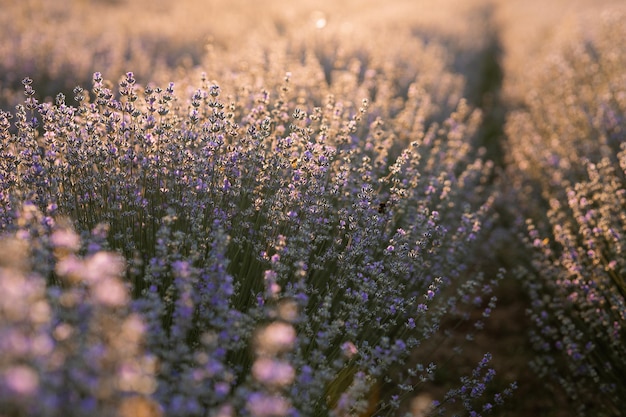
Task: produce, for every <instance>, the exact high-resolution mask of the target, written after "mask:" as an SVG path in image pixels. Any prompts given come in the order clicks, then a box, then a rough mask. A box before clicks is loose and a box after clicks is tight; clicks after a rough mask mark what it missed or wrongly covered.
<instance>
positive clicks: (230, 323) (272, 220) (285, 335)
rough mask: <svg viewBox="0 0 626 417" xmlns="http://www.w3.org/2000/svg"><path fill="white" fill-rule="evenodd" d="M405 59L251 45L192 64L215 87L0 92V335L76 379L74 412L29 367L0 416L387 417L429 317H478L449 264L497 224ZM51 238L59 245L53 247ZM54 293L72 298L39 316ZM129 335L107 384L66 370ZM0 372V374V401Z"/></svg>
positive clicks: (472, 279) (128, 78) (424, 374)
mask: <svg viewBox="0 0 626 417" xmlns="http://www.w3.org/2000/svg"><path fill="white" fill-rule="evenodd" d="M302 48H304V49H302ZM405 48H408V49H404V50H403V51H399V50H388V51H385V50H384V49H382V48H381V47H380V46H376V45H374V46H372V47H371V49H370V50H367V49H359V50H357V51H355V55H354V56H350V55H346V56H336V57H333V58H332V60H331V61H329V62H332V66H327V64H325V62H324V54H325V53H326V52H325V51H324V50H320V51H318V52H317V54H312V55H309V54H308V52H307V49H306V47H305V46H302V47H296V48H295V49H291V48H290V47H289V45H285V46H284V48H280V47H278V48H274V49H271V50H266V51H264V50H263V49H262V48H260V49H259V51H260V52H261V53H260V55H259V56H258V58H257V56H255V55H254V54H250V55H249V56H248V59H249V60H250V62H252V63H254V67H255V68H257V69H256V70H250V69H249V68H248V67H246V68H243V69H241V70H238V69H237V66H236V64H234V63H233V67H230V68H233V69H232V70H231V71H224V70H223V69H220V68H214V69H213V70H212V73H213V74H215V76H216V77H218V78H220V79H222V80H223V81H222V82H220V83H217V82H215V81H211V80H209V79H208V77H207V76H206V75H202V76H201V77H200V79H199V80H194V79H193V77H188V78H187V77H183V79H182V81H180V82H179V83H178V84H176V85H175V84H174V83H170V84H169V85H167V86H166V87H159V86H156V85H152V84H147V85H143V86H140V85H139V84H138V82H137V81H136V79H135V76H134V74H133V73H130V72H129V73H127V74H126V75H125V76H124V77H122V78H121V80H120V81H119V86H118V87H117V88H111V83H109V82H108V81H106V80H105V79H104V77H103V76H102V75H101V74H100V73H95V74H94V76H93V86H92V88H91V89H90V90H85V89H83V88H81V87H76V88H75V89H74V91H73V94H74V97H73V99H74V101H75V102H76V103H77V104H76V105H71V104H68V103H69V100H68V99H67V98H66V97H65V96H64V95H62V94H59V95H57V96H56V98H55V100H54V102H51V101H44V102H40V101H39V99H38V98H37V97H38V94H37V92H36V90H35V88H34V87H33V84H32V83H33V82H32V80H31V79H30V78H26V79H24V80H23V88H24V93H25V96H26V99H25V101H24V102H23V104H20V105H18V106H17V107H16V111H15V112H14V113H6V112H3V113H2V114H1V118H0V125H1V129H2V132H1V135H2V143H3V147H2V150H1V152H2V164H3V166H2V207H1V209H2V211H1V213H0V214H1V215H2V225H1V227H2V230H4V231H5V233H8V234H9V236H12V237H11V239H12V240H11V242H13V240H15V241H16V242H18V243H19V244H22V245H26V246H28V247H29V248H30V252H28V253H27V254H24V255H22V257H24V262H27V263H28V264H29V266H28V267H26V269H25V271H27V272H24V274H33V275H34V276H36V277H38V278H37V281H35V282H37V283H38V284H37V285H39V286H40V287H39V289H38V291H39V292H37V293H36V294H35V295H34V296H36V297H38V298H37V299H38V300H39V299H40V300H41V303H43V304H42V305H48V306H49V307H48V311H47V316H48V317H49V318H48V319H47V321H44V322H43V323H39V322H37V321H36V320H35V319H33V318H30V319H29V318H28V317H27V318H18V323H21V322H23V321H26V322H27V324H26V325H27V326H35V327H36V329H37V331H40V332H42V333H43V334H45V335H47V337H49V338H52V339H51V342H50V347H49V349H51V350H52V349H56V346H57V344H60V345H62V343H61V340H55V339H54V338H55V337H57V336H56V335H57V333H59V334H61V333H63V334H61V335H60V336H58V337H59V338H62V339H63V340H65V339H67V338H69V337H70V336H73V337H77V338H79V339H78V340H79V342H78V346H79V348H78V349H85V351H84V352H75V353H73V355H74V356H72V359H71V360H70V359H67V358H66V357H64V358H62V359H65V361H61V360H59V362H58V364H56V366H58V367H61V368H63V369H65V370H68V371H70V372H71V371H72V369H74V368H75V367H77V368H80V369H86V371H85V372H87V373H88V375H87V376H81V375H79V376H76V378H78V380H79V381H80V386H81V387H85V391H84V392H83V391H81V392H79V393H76V394H74V393H72V391H71V389H70V390H69V392H67V393H66V391H67V390H66V389H65V388H63V385H62V384H61V385H56V386H54V387H52V388H49V387H48V385H47V384H44V383H43V382H44V381H47V379H48V378H53V376H50V375H53V374H54V372H53V371H54V369H53V370H50V369H49V367H50V365H48V364H47V363H45V364H44V365H39V364H36V365H32V366H31V367H28V368H25V367H21V368H19V369H17V371H20V372H22V371H23V373H24V372H27V373H28V374H29V375H30V377H31V379H32V380H33V381H35V380H37V381H42V383H41V384H35V383H34V382H33V383H32V384H31V386H29V390H25V392H24V393H23V395H24V401H23V402H20V401H19V400H15V401H13V400H11V399H10V398H12V397H10V396H8V395H7V399H6V401H8V404H10V406H11V407H14V408H15V409H16V410H18V411H16V412H18V413H22V414H24V415H39V413H40V411H41V410H40V409H34V408H30V407H31V404H32V398H34V396H37V395H40V393H44V394H46V393H50V395H53V393H55V392H56V395H57V398H60V396H64V395H65V396H69V397H71V399H72V401H71V403H72V404H77V401H78V404H83V402H85V405H84V406H83V405H76V406H75V408H74V409H73V410H67V409H65V408H60V407H56V406H55V405H54V404H53V405H48V406H47V411H46V412H47V413H48V414H49V415H86V414H94V413H97V414H100V415H108V413H115V412H120V413H122V412H124V411H123V410H125V408H124V407H127V408H128V407H130V406H129V405H128V401H130V400H133V401H135V402H137V401H140V400H139V399H141V401H144V403H145V404H144V403H138V404H143V405H142V406H144V408H146V409H149V410H152V411H150V412H151V413H153V414H149V415H158V414H159V413H162V412H163V413H165V415H172V416H174V415H176V416H195V415H205V414H206V413H215V414H217V415H221V416H230V415H251V416H282V415H303V416H312V415H327V414H329V413H330V414H331V415H337V416H342V415H354V414H361V413H364V412H366V411H367V410H369V413H370V414H371V413H374V412H377V413H378V414H393V413H394V412H396V411H395V410H398V409H399V408H400V407H401V404H402V403H403V401H406V399H407V398H408V397H409V396H410V395H411V394H410V393H411V392H413V391H415V390H416V389H419V387H420V386H421V384H423V383H424V382H426V381H429V380H434V379H435V371H436V369H437V365H436V364H434V363H428V362H427V363H426V364H424V365H422V364H413V363H411V362H410V354H411V352H414V351H415V350H418V349H419V348H420V345H421V344H422V342H423V341H425V340H428V339H429V338H431V337H432V336H433V335H436V334H438V333H440V332H441V330H440V327H441V323H442V320H443V319H444V317H447V318H448V319H449V320H451V319H453V318H457V320H460V321H467V320H469V317H470V314H469V313H470V311H472V310H475V309H476V308H480V307H481V306H483V304H484V305H485V306H486V305H487V304H489V307H485V308H487V309H488V310H491V309H492V308H493V307H495V301H496V299H495V297H494V296H493V289H494V288H495V286H497V282H498V280H499V279H500V276H489V275H485V274H482V273H479V272H475V271H473V263H474V262H476V261H475V260H474V258H473V257H474V254H475V246H476V245H477V244H480V245H482V244H483V243H482V242H483V240H482V238H481V236H482V234H483V228H487V229H488V228H489V227H490V224H491V222H493V221H495V219H496V218H497V216H496V214H495V213H494V211H493V208H492V205H493V201H494V194H493V193H494V192H493V189H492V187H490V186H489V178H490V176H491V175H492V166H491V163H490V162H489V161H485V160H484V159H483V158H481V154H482V152H483V151H482V150H481V149H480V148H479V146H478V143H479V135H478V133H477V132H478V130H479V127H480V122H481V117H480V116H481V115H480V112H479V111H477V110H473V109H472V108H471V106H470V105H468V103H467V102H466V101H465V100H463V99H461V96H462V94H463V88H464V85H463V77H462V76H460V75H457V74H455V73H453V72H452V71H451V70H449V69H448V63H447V62H446V59H445V55H444V54H445V52H444V49H443V48H441V47H438V46H436V45H432V46H425V45H424V44H423V43H422V42H420V41H418V40H415V41H414V42H413V43H409V44H406V45H405ZM363 52H365V53H367V54H370V55H369V56H367V55H366V56H365V57H363V56H360V55H358V53H363ZM215 53H218V52H215ZM269 53H272V54H273V57H272V59H271V60H270V61H267V62H266V64H263V62H265V61H266V57H265V56H264V54H269ZM302 53H305V55H306V56H305V59H304V61H302V60H300V58H299V57H300V56H301V54H302ZM408 53H415V54H418V55H420V56H422V57H424V58H425V60H424V61H423V64H425V63H428V66H425V65H422V68H417V66H416V64H415V63H413V62H411V60H410V59H408V56H407V54H408ZM220 56H221V57H223V59H224V61H222V65H223V64H224V63H227V60H228V59H229V58H228V56H227V55H220ZM214 57H215V56H214V55H213V56H212V55H209V58H208V61H207V68H209V69H210V70H211V68H212V66H215V64H214V63H211V62H209V61H211V59H210V58H214ZM256 59H258V60H259V61H258V65H256V64H257V63H255V60H256ZM341 62H343V63H344V64H341ZM284 67H287V68H289V69H290V70H291V72H290V73H287V74H286V75H285V73H284V72H283V75H282V76H281V77H277V74H278V73H279V71H280V68H284ZM194 83H196V84H194ZM63 219H68V220H63ZM68 221H69V222H71V227H74V228H75V229H76V233H73V232H71V227H70V226H69V225H68V228H59V226H58V224H59V222H61V223H63V222H68ZM78 236H80V239H79V237H78ZM16 244H17V243H16ZM59 245H60V247H57V246H59ZM113 253H116V254H119V255H115V256H114V255H113ZM117 256H120V257H117ZM122 259H124V261H122ZM120 276H123V278H124V282H125V283H126V284H127V285H128V287H129V288H128V289H127V288H126V286H125V285H123V284H122V282H121V281H119V278H120ZM9 277H10V275H7V279H9ZM3 280H4V277H3ZM6 285H7V286H9V287H10V286H11V285H13V284H11V282H10V281H9V282H8V283H7V284H6ZM15 285H17V284H15ZM45 285H47V286H48V288H49V289H48V290H47V292H46V290H45ZM74 288H75V289H74ZM73 291H79V292H80V291H83V292H85V291H86V292H87V293H86V295H85V296H82V297H81V296H80V295H76V296H74V297H75V298H76V300H75V301H74V304H72V303H70V304H67V303H65V304H64V303H61V302H58V303H56V301H55V300H56V299H57V298H63V299H66V298H70V297H71V296H70V295H66V292H69V293H72V294H73ZM127 291H130V296H129V294H128V292H127ZM34 296H33V297H34ZM20 297H21V298H20V299H21V300H24V301H23V302H24V303H25V304H28V303H30V301H28V298H27V297H31V295H30V293H25V294H24V295H23V296H22V295H20ZM83 303H85V305H86V307H85V309H87V308H90V309H91V310H90V311H94V313H92V315H89V314H82V313H81V308H82V305H83ZM57 304H58V305H57ZM92 304H95V305H97V306H98V308H99V306H100V305H101V304H102V305H103V307H102V308H103V309H104V308H114V309H115V315H114V317H117V316H120V315H121V317H120V318H119V322H120V323H121V324H116V323H117V322H113V321H111V322H110V323H109V322H107V323H106V326H110V327H106V326H105V325H104V324H102V325H99V327H98V326H96V325H93V326H91V325H90V324H89V323H91V321H96V322H98V321H100V320H104V319H103V318H101V317H100V315H98V311H100V310H98V308H96V307H91V305H92ZM79 307H81V308H79ZM103 311H105V310H103ZM66 316H68V317H67V318H66ZM485 316H488V311H486V312H485ZM92 317H93V318H92ZM49 320H53V321H54V324H50V323H48V321H49ZM111 320H112V319H111ZM129 320H130V323H132V324H133V325H134V326H136V327H137V329H138V330H137V333H136V334H135V337H136V339H134V340H133V343H134V344H136V345H137V349H136V350H132V349H131V350H128V351H124V353H125V354H126V355H131V357H130V359H128V360H127V359H125V358H124V357H121V358H118V356H115V355H113V354H112V355H113V357H114V358H113V359H111V362H112V364H111V370H110V371H109V370H108V368H107V369H100V368H96V369H95V370H92V368H93V367H94V366H96V367H98V366H99V367H104V365H98V364H100V363H101V361H96V360H95V359H93V358H91V357H90V356H89V355H90V352H92V350H93V349H96V350H97V352H98V354H99V355H100V356H101V357H104V358H106V357H108V356H107V354H106V353H105V352H107V351H108V350H112V351H113V352H117V351H116V350H115V346H117V344H116V343H118V342H120V340H122V339H118V338H116V337H113V336H107V335H108V334H109V333H108V332H109V331H111V332H114V333H115V332H117V333H118V334H122V335H123V334H124V333H123V330H120V326H121V328H122V329H123V328H124V326H126V325H129V324H125V323H127V322H128V321H129ZM57 322H58V323H57ZM7 326H8V329H9V330H8V331H12V329H13V328H15V327H17V326H18V324H16V323H14V321H13V320H9V321H8V323H7ZM37 326H38V327H37ZM59 326H60V327H61V328H62V329H65V333H64V332H63V331H61V330H59V331H57V330H56V329H57V328H58V327H59ZM40 327H41V329H40ZM83 327H86V328H89V329H93V331H99V333H98V334H97V335H91V334H90V333H88V332H87V333H85V332H84V331H82V328H83ZM476 327H477V328H480V327H481V325H480V323H477V325H476ZM75 328H78V329H81V330H80V331H78V330H75ZM55 331H56V333H55ZM50 335H51V336H50ZM63 335H66V336H65V337H63ZM467 337H468V338H471V333H470V334H468V335H467ZM83 338H84V339H83ZM70 340H73V339H70ZM98 340H102V341H101V342H98ZM120 343H121V342H120ZM123 343H128V342H127V341H123ZM92 344H93V346H92ZM109 345H113V346H109ZM459 348H460V347H459ZM116 354H117V353H116ZM83 355H87V356H83ZM35 356H36V355H35ZM66 356H68V355H66ZM74 357H75V359H74ZM32 360H34V361H36V360H38V359H37V358H33V359H32ZM127 361H132V363H131V364H126V362H127ZM14 362H15V361H14V360H11V361H10V363H9V364H7V365H6V367H4V368H3V369H2V371H3V375H4V380H5V383H6V384H9V385H10V384H14V383H15V381H14V379H15V378H14V377H13V373H14V372H17V371H15V369H13V365H11V363H14ZM24 366H26V365H24ZM29 366H30V365H29ZM398 366H400V367H402V368H404V369H403V372H401V373H399V374H398V375H392V373H393V370H394V369H397V368H398ZM486 366H487V365H486V361H485V363H481V365H480V368H479V369H478V370H477V371H476V375H473V376H471V377H470V376H467V378H464V379H462V380H461V386H460V387H458V388H455V389H452V390H450V392H449V393H448V395H446V397H445V398H442V399H441V402H440V403H439V404H438V406H437V407H436V408H437V409H438V411H439V412H440V413H442V414H443V413H444V412H445V410H446V408H451V409H454V407H456V405H455V404H458V405H459V407H461V408H464V409H466V410H469V411H473V410H474V409H476V410H481V409H482V408H481V407H483V408H484V409H485V410H487V409H489V408H491V407H492V405H491V404H494V405H495V404H497V403H498V402H500V398H501V395H500V394H498V395H497V396H496V398H494V399H492V398H491V397H490V398H487V397H486V396H487V393H486V391H485V387H486V385H487V384H488V383H489V382H491V380H492V379H493V373H494V371H493V370H492V369H487V368H486ZM482 370H484V371H485V372H486V374H485V375H479V374H480V373H481V372H482ZM140 371H141V372H140ZM116 372H117V373H116ZM119 372H122V375H121V376H120V375H119ZM133 372H135V373H140V376H136V375H135V373H133ZM109 375H111V376H109ZM71 377H72V378H73V377H74V376H71ZM124 378H126V379H131V380H132V381H130V382H128V383H127V382H125V381H126V379H124ZM133 378H134V379H133ZM137 378H142V379H140V380H139V382H137V381H135V379H137ZM22 379H25V378H22ZM392 380H395V383H394V384H395V385H394V386H392V388H390V389H386V390H385V391H384V392H383V390H382V388H381V387H383V386H388V385H390V384H391V382H392ZM70 386H72V385H71V384H70ZM108 386H110V387H109V388H107V389H106V393H105V394H100V392H99V391H98V390H100V389H104V388H102V387H108ZM88 387H94V388H92V389H91V390H90V389H89V388H88ZM9 388H12V389H13V388H15V387H12V386H10V387H9ZM18 388H19V387H18ZM55 389H56V390H57V391H54V390H55ZM94 390H95V391H94ZM96 391H97V392H96ZM504 394H505V395H507V394H509V391H508V390H507V391H506V392H505V393H504ZM489 395H490V396H492V395H493V394H492V393H489ZM74 398H76V400H75V401H74ZM135 398H137V399H135ZM485 402H486V403H488V404H489V405H483V403H485ZM133 404H134V403H133ZM134 406H137V407H138V406H139V405H134Z"/></svg>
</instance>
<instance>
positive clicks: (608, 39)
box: [508, 14, 626, 415]
mask: <svg viewBox="0 0 626 417" xmlns="http://www.w3.org/2000/svg"><path fill="white" fill-rule="evenodd" d="M623 19H624V18H623V15H619V14H614V15H608V14H607V15H605V16H604V20H603V22H602V23H603V25H602V26H601V29H599V30H598V33H597V35H596V36H595V37H594V38H591V39H584V38H583V39H580V40H581V41H580V42H578V43H577V44H575V45H574V44H573V45H570V46H566V47H564V48H563V49H561V50H560V53H558V54H556V56H555V57H554V59H553V60H552V61H551V62H550V64H549V65H546V66H545V67H543V68H542V69H541V70H540V71H539V72H538V73H537V74H535V79H534V82H535V83H536V84H535V85H538V86H543V87H542V88H544V87H545V89H544V90H543V93H542V94H541V95H539V94H537V92H536V91H532V90H531V93H530V94H529V98H528V100H527V104H528V110H526V111H520V112H518V113H516V114H513V115H512V116H511V117H510V119H509V124H508V134H509V139H510V140H511V146H512V148H511V149H510V155H511V159H512V160H514V164H513V165H511V173H512V175H511V177H512V178H515V179H516V181H519V182H518V184H519V186H520V187H524V189H525V190H526V196H528V195H531V196H533V198H534V200H528V199H526V198H524V199H523V207H525V208H526V209H527V210H528V211H526V212H525V214H526V215H529V216H530V217H531V218H529V219H528V220H527V221H526V229H527V232H526V233H524V238H523V239H524V241H525V244H526V246H527V248H528V249H529V251H531V253H532V261H531V262H529V264H527V265H526V266H525V267H524V268H521V269H520V270H519V276H520V278H521V279H522V280H523V283H524V285H525V287H526V289H527V291H528V294H529V296H530V299H531V306H530V308H529V315H530V317H531V319H532V321H533V324H534V326H533V329H532V332H531V340H532V342H533V344H534V347H535V349H536V350H537V355H536V356H535V357H534V359H533V360H532V363H531V364H532V366H533V368H534V369H535V371H536V372H538V373H539V375H540V376H541V377H547V378H550V379H551V380H552V381H553V384H554V385H555V386H556V387H557V389H563V390H564V391H565V392H566V394H567V395H568V396H569V398H571V400H572V401H573V403H574V404H575V406H576V412H577V413H578V414H579V415H621V414H622V413H623V411H622V408H623V400H622V398H623V396H624V394H625V392H624V386H623V383H622V375H623V373H624V371H625V362H624V357H625V356H624V353H625V352H624V341H625V340H626V339H625V333H624V323H625V318H626V304H625V299H626V298H625V297H626V291H625V290H626V286H625V283H624V266H623V254H622V247H623V233H624V216H623V210H624V207H625V206H624V192H625V191H624V186H625V182H624V178H625V177H624V172H625V171H624V168H626V165H625V164H624V146H625V145H624V134H623V118H624V114H626V102H625V101H624V97H626V95H625V94H624V87H623V80H624V75H623V65H624V64H625V63H626V62H625V61H624V56H626V55H625V54H624V52H625V51H624V49H623V46H622V44H621V43H619V42H616V41H615V40H616V39H617V38H618V37H619V36H623V35H624V32H623V22H624V20H623ZM556 73H558V74H559V81H558V82H556V83H555V82H554V77H553V76H554V74H556ZM542 201H543V202H542ZM542 207H547V210H546V211H543V209H542Z"/></svg>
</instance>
